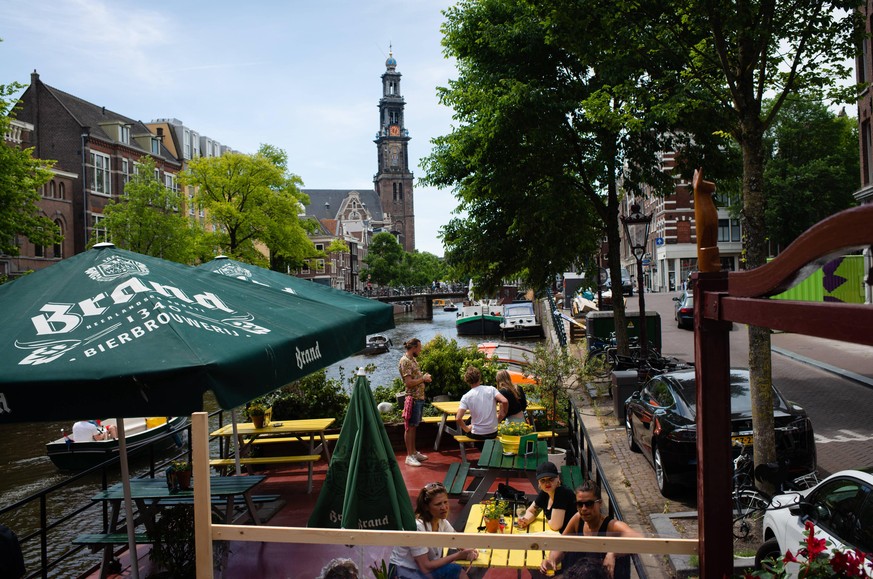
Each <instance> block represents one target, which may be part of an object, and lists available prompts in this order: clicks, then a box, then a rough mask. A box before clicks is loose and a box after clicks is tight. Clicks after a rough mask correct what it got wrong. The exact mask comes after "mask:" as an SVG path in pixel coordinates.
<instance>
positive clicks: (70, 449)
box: [45, 416, 188, 470]
mask: <svg viewBox="0 0 873 579" xmlns="http://www.w3.org/2000/svg"><path fill="white" fill-rule="evenodd" d="M101 423H102V425H104V426H107V427H108V426H110V425H112V426H115V423H116V421H115V419H114V418H110V419H107V420H103V421H102V422H101ZM187 424H188V418H187V417H185V416H177V417H174V418H169V419H167V418H164V417H155V418H144V417H143V418H125V419H124V441H125V444H126V445H127V450H128V452H130V451H132V450H134V449H136V448H138V447H141V446H143V445H145V444H149V443H150V442H154V441H155V440H156V439H157V438H159V437H160V436H161V435H163V434H167V433H168V432H178V431H180V430H182V429H184V428H185V426H186V425H187ZM165 440H166V444H167V446H169V445H170V444H179V443H180V442H181V440H176V441H174V439H173V437H168V438H167V439H165ZM45 449H46V454H47V455H48V457H49V458H50V459H51V461H52V462H53V463H54V464H55V466H56V467H58V468H60V469H64V470H84V469H87V468H91V467H92V466H96V465H98V464H100V463H101V462H103V461H106V460H109V459H110V458H113V457H115V456H117V455H118V440H116V439H108V440H87V441H79V442H76V441H74V440H73V438H72V434H70V435H67V434H64V435H63V436H61V438H58V439H57V440H53V441H52V442H49V443H48V444H46V445H45Z"/></svg>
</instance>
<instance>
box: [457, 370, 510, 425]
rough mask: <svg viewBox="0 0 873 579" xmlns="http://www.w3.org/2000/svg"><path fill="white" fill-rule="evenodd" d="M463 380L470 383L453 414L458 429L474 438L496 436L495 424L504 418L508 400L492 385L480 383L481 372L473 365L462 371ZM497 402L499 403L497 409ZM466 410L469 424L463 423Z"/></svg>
mask: <svg viewBox="0 0 873 579" xmlns="http://www.w3.org/2000/svg"><path fill="white" fill-rule="evenodd" d="M464 381H465V382H466V383H467V384H469V385H470V391H469V392H467V393H466V394H464V395H463V396H461V402H460V404H459V406H458V413H457V414H456V415H455V420H456V421H457V423H458V429H460V430H461V431H462V432H464V433H466V434H467V436H469V437H470V438H475V439H476V440H488V439H489V438H497V425H498V424H499V423H500V421H501V420H503V419H504V418H506V412H507V410H508V409H509V401H508V400H507V399H506V396H504V395H503V394H501V393H500V392H498V391H497V388H495V387H494V386H485V385H482V384H481V382H482V373H481V372H479V368H477V367H475V366H470V367H468V368H467V371H466V372H464ZM497 404H500V410H499V411H498V410H497ZM468 410H469V411H470V426H467V425H466V424H465V423H464V414H466V413H467V411H468Z"/></svg>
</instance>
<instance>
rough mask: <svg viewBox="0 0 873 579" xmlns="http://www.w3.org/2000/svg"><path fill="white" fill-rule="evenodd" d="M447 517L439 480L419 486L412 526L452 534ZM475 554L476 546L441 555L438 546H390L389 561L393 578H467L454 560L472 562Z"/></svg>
mask: <svg viewBox="0 0 873 579" xmlns="http://www.w3.org/2000/svg"><path fill="white" fill-rule="evenodd" d="M448 516H449V495H448V492H447V491H446V487H445V486H443V483H439V482H433V483H430V484H428V485H426V486H425V487H424V488H423V489H421V492H419V493H418V500H417V501H416V503H415V526H416V529H417V530H418V531H425V532H434V533H454V532H455V529H454V528H452V525H451V524H449V522H448V521H447V520H446V517H448ZM478 556H479V552H478V551H476V549H461V550H459V551H455V552H454V553H451V554H449V555H446V556H445V557H443V556H442V549H441V548H439V547H434V548H431V549H428V548H427V547H394V550H393V551H392V552H391V559H390V562H391V564H392V565H394V566H395V567H396V568H397V579H424V578H430V577H433V579H468V578H467V572H466V571H465V570H464V568H463V567H461V566H460V565H458V564H457V563H455V561H457V560H459V559H462V560H467V561H473V560H475V559H476V558H477V557H478Z"/></svg>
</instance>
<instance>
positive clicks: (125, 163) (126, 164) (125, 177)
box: [121, 158, 130, 186]
mask: <svg viewBox="0 0 873 579" xmlns="http://www.w3.org/2000/svg"><path fill="white" fill-rule="evenodd" d="M128 182H130V159H124V158H122V159H121V183H122V186H124V185H126V184H127V183H128Z"/></svg>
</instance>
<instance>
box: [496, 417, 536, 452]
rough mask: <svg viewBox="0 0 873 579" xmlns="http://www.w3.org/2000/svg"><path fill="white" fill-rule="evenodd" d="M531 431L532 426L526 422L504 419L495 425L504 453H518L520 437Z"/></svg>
mask: <svg viewBox="0 0 873 579" xmlns="http://www.w3.org/2000/svg"><path fill="white" fill-rule="evenodd" d="M531 432H533V426H531V425H530V424H528V423H527V422H510V421H509V420H504V421H503V422H501V423H500V424H499V425H498V426H497V439H498V440H500V444H502V445H503V452H504V453H506V454H518V445H519V443H520V441H521V437H522V436H524V435H525V434H530V433H531Z"/></svg>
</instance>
